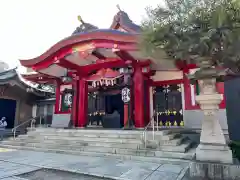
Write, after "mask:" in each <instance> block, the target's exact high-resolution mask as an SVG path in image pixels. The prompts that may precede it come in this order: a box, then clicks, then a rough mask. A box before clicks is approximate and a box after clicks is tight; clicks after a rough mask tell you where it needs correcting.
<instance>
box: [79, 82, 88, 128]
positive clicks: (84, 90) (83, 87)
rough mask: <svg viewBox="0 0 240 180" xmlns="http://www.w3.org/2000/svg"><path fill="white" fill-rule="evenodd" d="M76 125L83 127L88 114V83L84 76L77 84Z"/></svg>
mask: <svg viewBox="0 0 240 180" xmlns="http://www.w3.org/2000/svg"><path fill="white" fill-rule="evenodd" d="M78 92H79V95H78V106H77V108H78V117H77V118H78V124H77V125H78V127H80V128H83V127H85V126H86V125H87V115H88V84H87V81H86V80H85V79H84V78H81V79H80V80H79V84H78Z"/></svg>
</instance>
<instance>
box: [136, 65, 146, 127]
mask: <svg viewBox="0 0 240 180" xmlns="http://www.w3.org/2000/svg"><path fill="white" fill-rule="evenodd" d="M133 83H134V120H135V127H136V128H144V127H145V123H144V76H143V73H142V68H141V67H140V66H136V67H135V68H134V77H133Z"/></svg>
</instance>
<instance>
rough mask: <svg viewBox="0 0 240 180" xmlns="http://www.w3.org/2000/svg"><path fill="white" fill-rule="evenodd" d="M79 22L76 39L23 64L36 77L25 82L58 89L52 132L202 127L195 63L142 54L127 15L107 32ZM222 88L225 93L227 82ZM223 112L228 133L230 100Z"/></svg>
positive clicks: (121, 14) (119, 16)
mask: <svg viewBox="0 0 240 180" xmlns="http://www.w3.org/2000/svg"><path fill="white" fill-rule="evenodd" d="M79 20H80V22H81V25H80V26H79V27H77V28H76V30H75V31H74V32H73V33H72V35H70V36H68V37H66V38H64V39H63V40H61V41H59V42H57V43H56V44H55V45H53V46H52V47H50V49H49V50H47V51H46V52H44V53H43V54H41V55H40V56H38V57H36V58H33V59H27V60H20V62H21V65H22V66H24V67H26V68H28V69H31V71H34V72H35V73H31V74H23V77H24V78H25V79H27V80H28V81H32V82H35V83H40V84H54V85H55V87H56V92H55V93H56V102H55V108H54V111H55V112H54V115H53V120H52V127H62V128H64V127H69V126H73V127H76V128H82V127H96V126H99V127H102V128H114V129H115V128H124V127H125V128H129V127H133V128H139V129H141V128H144V127H145V126H146V125H147V124H148V123H149V122H150V120H151V119H152V118H154V120H155V123H158V126H159V127H160V128H161V127H163V128H174V127H184V128H190V129H200V128H201V119H202V118H203V112H202V111H201V110H200V107H199V105H198V104H197V103H196V101H195V95H196V94H197V93H198V87H197V86H196V85H190V82H189V80H188V78H187V75H188V74H189V73H193V72H194V71H195V70H196V69H197V66H196V65H195V64H189V63H186V61H178V62H173V61H167V60H164V58H162V57H159V58H157V59H151V58H149V57H146V56H144V55H142V53H141V52H140V50H139V45H138V42H139V37H140V36H141V32H142V30H141V27H140V26H139V25H137V24H135V23H134V22H132V21H131V19H130V18H129V16H128V14H127V13H126V12H124V11H121V10H120V11H119V12H118V13H117V14H116V15H115V16H114V18H113V21H112V24H111V25H110V27H109V28H107V29H99V28H98V27H96V26H94V25H91V24H89V23H86V22H84V21H83V20H82V19H81V18H79ZM217 89H218V91H219V93H222V94H223V93H224V92H223V91H224V86H223V83H218V84H217ZM219 107H220V111H219V119H220V123H221V125H222V128H223V129H225V130H226V128H227V120H226V110H225V99H224V100H223V101H222V103H221V104H220V105H219Z"/></svg>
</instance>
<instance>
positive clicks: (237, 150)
mask: <svg viewBox="0 0 240 180" xmlns="http://www.w3.org/2000/svg"><path fill="white" fill-rule="evenodd" d="M229 147H230V148H231V150H232V153H233V157H234V158H237V159H238V160H239V161H240V141H232V142H231V143H230V144H229Z"/></svg>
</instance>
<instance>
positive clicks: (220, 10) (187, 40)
mask: <svg viewBox="0 0 240 180" xmlns="http://www.w3.org/2000/svg"><path fill="white" fill-rule="evenodd" d="M147 13H148V18H147V19H146V21H145V22H144V23H143V29H144V31H143V35H142V38H141V42H140V47H141V49H142V51H143V52H144V53H146V54H147V55H148V56H150V57H153V58H154V59H157V60H158V59H159V60H160V61H161V60H162V59H161V58H162V57H161V56H162V55H165V57H167V59H168V60H174V61H175V60H186V61H187V63H196V64H197V65H198V67H199V70H197V71H196V72H195V74H194V75H193V76H189V78H190V79H191V80H193V82H196V81H197V82H198V83H199V85H200V95H198V96H196V100H197V102H198V103H199V105H200V107H201V109H202V110H203V114H204V119H203V121H202V131H201V138H200V143H201V144H200V145H199V146H198V148H197V150H196V159H197V160H203V161H217V162H226V163H232V153H231V151H230V150H229V148H226V141H225V138H224V135H223V131H222V128H221V126H220V123H219V121H218V120H217V119H216V117H217V116H216V113H217V109H218V104H219V103H220V102H221V100H222V97H221V95H220V94H218V93H217V92H216V79H217V78H219V77H220V76H224V75H226V71H225V69H230V70H231V72H233V73H239V71H240V51H239V48H240V1H239V0H165V6H164V7H162V6H158V7H157V8H149V9H148V11H147ZM216 67H217V68H216ZM218 67H222V68H220V69H219V68H218ZM222 69H224V70H222ZM220 145H222V146H221V148H220ZM210 146H214V147H210ZM220 149H221V151H220ZM216 155H217V156H216Z"/></svg>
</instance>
